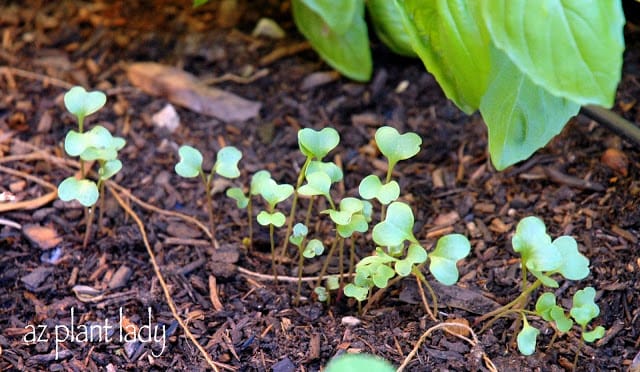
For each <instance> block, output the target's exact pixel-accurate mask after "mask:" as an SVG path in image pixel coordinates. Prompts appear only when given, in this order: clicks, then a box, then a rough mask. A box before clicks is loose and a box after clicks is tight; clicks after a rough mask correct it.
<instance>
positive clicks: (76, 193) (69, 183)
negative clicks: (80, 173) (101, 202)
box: [58, 177, 100, 207]
mask: <svg viewBox="0 0 640 372" xmlns="http://www.w3.org/2000/svg"><path fill="white" fill-rule="evenodd" d="M58 197H59V198H60V200H62V201H71V200H73V199H76V200H77V201H79V202H80V204H82V205H84V206H85V207H90V206H92V205H94V204H95V203H96V202H97V201H98V198H99V197H100V192H99V191H98V186H97V185H96V183H95V182H93V181H91V180H87V179H82V180H79V179H76V178H75V177H68V178H66V179H65V180H64V181H62V183H60V185H58Z"/></svg>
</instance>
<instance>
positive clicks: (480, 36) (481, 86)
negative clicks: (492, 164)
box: [398, 0, 491, 114]
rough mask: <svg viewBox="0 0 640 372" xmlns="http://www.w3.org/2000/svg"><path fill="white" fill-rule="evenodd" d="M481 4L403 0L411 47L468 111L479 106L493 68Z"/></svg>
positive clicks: (453, 0) (474, 2)
mask: <svg viewBox="0 0 640 372" xmlns="http://www.w3.org/2000/svg"><path fill="white" fill-rule="evenodd" d="M479 3H480V2H476V1H468V0H398V4H399V5H400V7H401V8H403V9H404V10H405V11H404V12H400V14H401V16H402V21H403V24H404V27H405V30H406V32H407V33H408V35H409V37H410V40H411V46H412V48H413V50H415V51H416V53H417V54H418V56H419V57H420V59H421V60H422V62H423V63H424V65H425V67H426V68H427V70H429V72H431V73H432V74H433V75H434V76H435V78H436V80H437V81H438V83H439V84H440V87H442V90H443V91H444V92H445V94H446V95H447V97H448V98H449V99H451V100H452V101H453V102H455V104H456V105H457V106H458V107H460V109H462V110H463V111H464V112H466V113H467V114H470V113H472V112H473V111H475V110H476V109H477V108H478V107H479V106H480V99H481V98H482V96H483V95H484V93H485V91H486V89H487V85H488V76H489V70H490V66H491V58H490V56H489V43H490V41H489V35H488V34H487V32H486V30H485V28H484V23H483V21H482V19H481V17H480V9H479V8H478V4H479Z"/></svg>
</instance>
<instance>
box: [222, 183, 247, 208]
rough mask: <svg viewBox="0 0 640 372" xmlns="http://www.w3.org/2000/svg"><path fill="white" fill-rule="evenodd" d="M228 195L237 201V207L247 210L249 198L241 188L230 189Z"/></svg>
mask: <svg viewBox="0 0 640 372" xmlns="http://www.w3.org/2000/svg"><path fill="white" fill-rule="evenodd" d="M226 195H227V196H228V197H230V198H231V199H233V200H235V201H236V206H237V207H238V208H240V209H243V208H246V207H247V205H248V204H249V198H247V196H246V195H245V194H244V192H243V191H242V189H241V188H239V187H230V188H228V189H227V192H226Z"/></svg>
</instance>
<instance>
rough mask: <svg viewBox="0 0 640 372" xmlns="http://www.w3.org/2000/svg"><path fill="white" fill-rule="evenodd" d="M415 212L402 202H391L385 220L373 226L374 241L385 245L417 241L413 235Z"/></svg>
mask: <svg viewBox="0 0 640 372" xmlns="http://www.w3.org/2000/svg"><path fill="white" fill-rule="evenodd" d="M413 221H414V220H413V212H412V211H411V208H410V207H409V206H408V205H406V204H405V203H402V202H393V203H391V204H389V208H388V209H387V216H386V217H385V219H384V221H382V222H380V223H378V224H377V225H376V226H374V228H373V241H374V242H376V244H378V245H380V246H383V247H390V246H396V245H400V244H402V243H403V242H404V241H405V240H409V241H411V242H414V243H417V240H416V238H415V237H414V236H413Z"/></svg>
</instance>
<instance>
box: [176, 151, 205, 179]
mask: <svg viewBox="0 0 640 372" xmlns="http://www.w3.org/2000/svg"><path fill="white" fill-rule="evenodd" d="M178 155H180V161H179V162H178V164H176V166H175V170H176V173H178V175H180V176H182V177H185V178H193V177H196V176H198V175H199V174H200V172H202V154H201V153H200V151H198V150H197V149H195V148H193V147H191V146H187V145H184V146H180V148H179V149H178Z"/></svg>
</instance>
